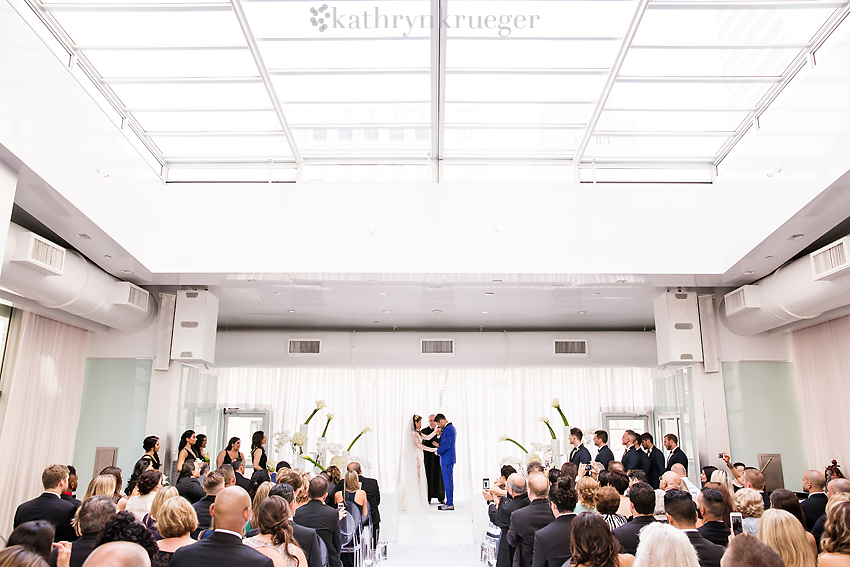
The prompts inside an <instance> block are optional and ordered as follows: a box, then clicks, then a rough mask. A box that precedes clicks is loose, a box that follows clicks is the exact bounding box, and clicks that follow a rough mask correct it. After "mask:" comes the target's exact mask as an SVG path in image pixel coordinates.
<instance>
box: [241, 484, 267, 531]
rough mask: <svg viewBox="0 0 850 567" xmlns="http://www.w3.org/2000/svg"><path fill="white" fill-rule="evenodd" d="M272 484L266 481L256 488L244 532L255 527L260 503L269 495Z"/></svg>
mask: <svg viewBox="0 0 850 567" xmlns="http://www.w3.org/2000/svg"><path fill="white" fill-rule="evenodd" d="M272 486H274V484H272V483H271V482H269V481H266V482H264V483H263V484H261V485H260V486H259V488H257V493H256V494H255V495H254V500H253V502H252V504H251V519H250V520H249V521H248V525H247V526H245V533H246V534H247V533H248V532H249V531H252V530H256V529H257V517H258V515H259V513H260V504H262V503H263V501H264V500H265V499H266V498H268V497H269V491H270V490H271V489H272Z"/></svg>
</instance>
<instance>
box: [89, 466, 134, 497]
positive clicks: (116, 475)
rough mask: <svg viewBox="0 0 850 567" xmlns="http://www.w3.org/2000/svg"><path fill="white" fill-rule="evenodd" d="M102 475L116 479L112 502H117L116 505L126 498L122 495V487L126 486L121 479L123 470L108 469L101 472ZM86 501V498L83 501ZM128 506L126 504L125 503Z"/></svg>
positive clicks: (118, 468)
mask: <svg viewBox="0 0 850 567" xmlns="http://www.w3.org/2000/svg"><path fill="white" fill-rule="evenodd" d="M100 474H101V475H104V474H108V475H110V476H112V477H114V478H115V494H113V495H112V501H113V502H115V504H116V505H118V503H119V502H120V501H121V499H122V498H124V495H123V494H122V493H121V487H122V486H124V481H123V480H122V477H121V468H120V467H106V468H104V469H103V470H102V471H100ZM83 500H85V498H84V499H83ZM125 505H126V502H125Z"/></svg>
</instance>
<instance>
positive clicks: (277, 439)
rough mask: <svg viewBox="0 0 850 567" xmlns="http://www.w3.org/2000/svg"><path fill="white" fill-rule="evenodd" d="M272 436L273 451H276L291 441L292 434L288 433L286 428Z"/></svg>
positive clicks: (279, 450)
mask: <svg viewBox="0 0 850 567" xmlns="http://www.w3.org/2000/svg"><path fill="white" fill-rule="evenodd" d="M272 438H273V439H274V448H275V451H277V452H278V453H280V452H281V451H283V448H284V447H286V446H287V445H289V444H290V443H291V442H292V435H290V433H289V431H288V430H284V431H278V432H277V433H275V434H274V435H273V436H272Z"/></svg>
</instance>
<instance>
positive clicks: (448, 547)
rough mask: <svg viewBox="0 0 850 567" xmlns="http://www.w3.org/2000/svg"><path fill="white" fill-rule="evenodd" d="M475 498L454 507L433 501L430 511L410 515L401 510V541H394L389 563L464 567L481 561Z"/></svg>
mask: <svg viewBox="0 0 850 567" xmlns="http://www.w3.org/2000/svg"><path fill="white" fill-rule="evenodd" d="M472 514H473V507H472V503H471V502H456V503H455V509H454V510H452V511H446V512H443V511H440V510H437V504H431V506H430V510H429V511H428V513H427V514H425V515H424V516H423V515H417V516H408V515H407V514H406V513H405V512H400V513H399V517H398V536H397V541H390V543H389V548H388V553H387V555H388V558H387V559H388V560H387V561H386V562H385V563H384V565H385V566H386V567H402V566H417V565H423V566H432V565H440V566H441V567H460V566H463V565H466V566H469V565H475V564H477V563H478V559H479V551H480V546H476V544H475V534H474V529H473V518H472Z"/></svg>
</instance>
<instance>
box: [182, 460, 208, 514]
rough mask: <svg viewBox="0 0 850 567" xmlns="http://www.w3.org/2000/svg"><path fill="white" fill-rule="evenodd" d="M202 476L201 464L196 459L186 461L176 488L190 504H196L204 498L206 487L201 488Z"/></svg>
mask: <svg viewBox="0 0 850 567" xmlns="http://www.w3.org/2000/svg"><path fill="white" fill-rule="evenodd" d="M200 476H201V463H200V462H198V461H196V460H195V459H186V462H184V463H183V469H182V470H181V471H180V476H179V477H177V484H176V485H175V486H176V487H177V492H178V493H179V494H180V496H182V497H183V498H185V499H186V500H188V501H189V504H194V503H195V502H197V501H198V500H200V499H201V498H203V497H204V487H203V486H201V481H200V480H199V478H200Z"/></svg>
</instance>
